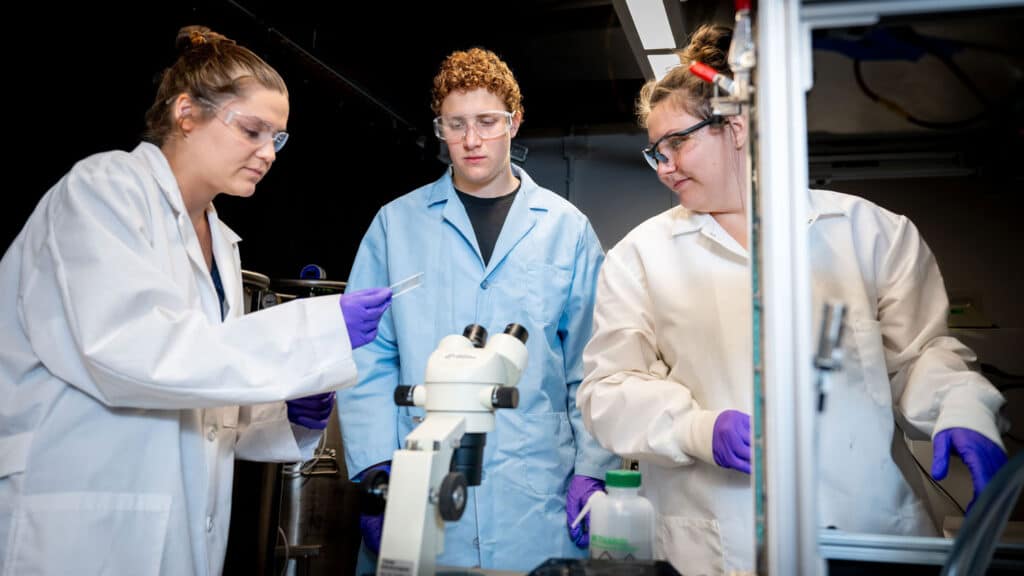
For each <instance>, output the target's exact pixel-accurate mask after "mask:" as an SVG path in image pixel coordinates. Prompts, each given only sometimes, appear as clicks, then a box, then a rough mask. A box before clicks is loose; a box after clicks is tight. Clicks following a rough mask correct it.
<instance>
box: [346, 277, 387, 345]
mask: <svg viewBox="0 0 1024 576" xmlns="http://www.w3.org/2000/svg"><path fill="white" fill-rule="evenodd" d="M340 304H341V315H342V316H344V317H345V327H346V328H347V329H348V340H349V342H351V343H352V349H356V348H359V347H360V346H362V345H363V344H367V343H370V342H373V339H374V338H376V337H377V323H378V322H380V317H381V315H383V314H384V311H385V310H387V309H388V306H390V305H391V289H390V288H366V289H364V290H356V291H355V292H350V293H346V294H342V295H341V301H340Z"/></svg>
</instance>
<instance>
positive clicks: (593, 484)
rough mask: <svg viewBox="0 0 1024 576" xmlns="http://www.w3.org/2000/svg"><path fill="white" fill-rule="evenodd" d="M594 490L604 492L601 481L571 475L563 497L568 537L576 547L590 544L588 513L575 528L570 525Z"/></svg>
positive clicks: (584, 546) (579, 475)
mask: <svg viewBox="0 0 1024 576" xmlns="http://www.w3.org/2000/svg"><path fill="white" fill-rule="evenodd" d="M595 492H604V482H603V481H601V480H598V479H596V478H591V477H590V476H583V475H581V474H577V475H575V476H573V477H572V480H570V481H569V490H568V491H567V492H566V497H565V517H566V525H567V526H568V527H569V537H570V538H571V539H572V541H573V543H574V544H576V546H577V547H578V548H586V547H587V546H589V545H590V514H589V513H588V514H587V515H586V516H584V517H583V520H581V521H580V523H579V524H577V525H576V527H575V528H573V527H572V523H573V521H575V520H576V517H577V516H579V514H580V511H581V510H583V507H584V506H586V504H587V501H588V500H590V497H591V496H592V495H593V494H594V493H595Z"/></svg>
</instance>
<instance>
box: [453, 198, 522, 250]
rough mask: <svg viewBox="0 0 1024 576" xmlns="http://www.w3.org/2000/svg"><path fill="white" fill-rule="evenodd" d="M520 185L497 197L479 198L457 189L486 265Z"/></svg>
mask: <svg viewBox="0 0 1024 576" xmlns="http://www.w3.org/2000/svg"><path fill="white" fill-rule="evenodd" d="M519 188H520V187H519V186H517V187H516V189H515V190H513V191H512V192H510V193H508V194H506V195H504V196H498V197H497V198H478V197H476V196H471V195H469V194H466V193H465V192H462V191H461V190H458V189H456V190H455V192H456V193H457V194H458V195H459V200H461V201H462V205H463V206H465V207H466V214H467V215H468V216H469V222H470V224H472V225H473V232H475V233H476V243H477V245H479V246H480V255H481V256H483V258H484V266H486V265H487V262H488V261H490V259H491V253H492V252H494V244H495V243H497V242H498V235H499V234H501V227H502V226H504V225H505V218H506V217H507V216H508V211H509V208H511V207H512V202H513V201H514V200H515V199H516V194H518V193H519Z"/></svg>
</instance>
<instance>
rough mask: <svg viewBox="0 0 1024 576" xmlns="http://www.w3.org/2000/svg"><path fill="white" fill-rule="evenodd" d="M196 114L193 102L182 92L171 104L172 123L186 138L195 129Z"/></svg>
mask: <svg viewBox="0 0 1024 576" xmlns="http://www.w3.org/2000/svg"><path fill="white" fill-rule="evenodd" d="M196 112H197V111H196V104H195V102H193V101H192V98H190V97H189V95H188V94H185V93H184V92H182V93H181V94H178V95H177V96H176V97H175V98H174V102H172V103H171V114H173V115H174V122H175V124H177V125H178V129H179V130H181V133H182V135H183V136H188V133H189V132H191V131H192V130H193V129H194V128H195V125H196Z"/></svg>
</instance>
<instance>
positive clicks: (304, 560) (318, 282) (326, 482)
mask: <svg viewBox="0 0 1024 576" xmlns="http://www.w3.org/2000/svg"><path fill="white" fill-rule="evenodd" d="M302 275H303V276H308V275H316V276H319V277H318V278H298V279H279V280H273V281H272V280H270V279H269V278H268V277H266V276H264V275H262V274H258V273H255V272H248V271H243V272H242V281H243V287H244V289H245V302H246V304H245V306H246V312H247V313H248V312H250V311H257V310H261V309H263V308H266V307H269V306H273V305H276V304H278V303H282V302H287V301H290V300H293V299H295V298H307V297H310V296H322V295H329V294H340V293H342V292H344V290H345V283H344V282H338V281H331V280H327V279H325V278H324V276H325V274H324V273H323V270H322V269H320V268H319V267H306V268H304V269H303V273H302ZM339 314H340V312H339ZM324 432H325V433H324V436H323V437H322V439H321V441H320V444H319V446H318V447H317V449H316V450H315V452H314V456H313V458H312V459H311V460H309V461H306V462H296V463H290V464H272V463H263V462H246V461H241V460H239V461H237V462H236V466H235V480H234V495H233V497H232V514H231V531H230V534H229V538H228V553H227V558H226V560H225V567H224V574H225V576H232V575H242V574H244V575H246V576H249V575H257V576H259V575H268V576H269V575H271V574H273V575H275V576H276V575H279V574H288V575H289V576H327V575H330V576H345V575H352V574H355V569H356V561H357V557H358V554H359V544H360V534H359V490H358V485H357V484H353V483H352V482H349V480H348V473H347V471H346V470H345V458H344V451H343V445H342V439H341V429H340V427H339V425H338V412H337V410H335V411H333V412H332V413H331V416H330V419H329V421H328V424H327V429H326V430H325V431H324Z"/></svg>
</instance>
